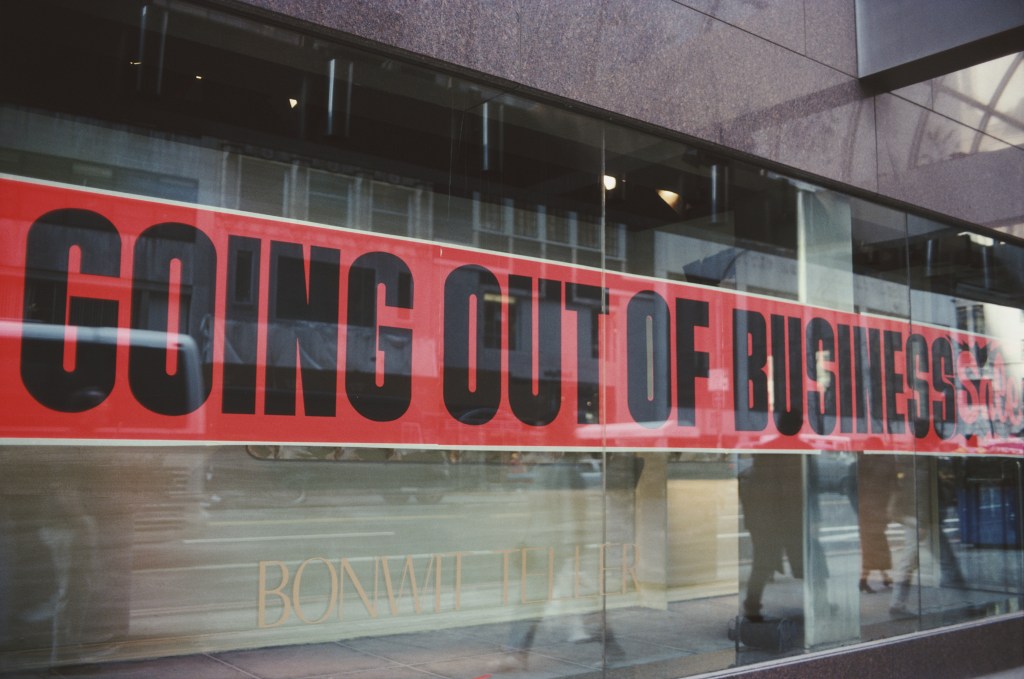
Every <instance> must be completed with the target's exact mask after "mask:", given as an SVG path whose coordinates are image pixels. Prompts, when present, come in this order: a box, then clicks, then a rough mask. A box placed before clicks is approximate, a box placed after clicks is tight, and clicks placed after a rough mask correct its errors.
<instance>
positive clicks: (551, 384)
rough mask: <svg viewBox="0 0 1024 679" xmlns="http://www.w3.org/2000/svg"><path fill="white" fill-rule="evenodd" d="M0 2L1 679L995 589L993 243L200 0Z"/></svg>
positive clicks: (431, 663)
mask: <svg viewBox="0 0 1024 679" xmlns="http://www.w3.org/2000/svg"><path fill="white" fill-rule="evenodd" d="M0 7H2V9H0V52H2V56H3V58H2V59H0V77H2V79H3V81H4V82H5V85H6V89H5V91H4V92H3V94H2V96H3V102H2V104H0V129H2V130H3V131H4V135H3V141H2V144H3V148H2V149H0V171H2V172H3V173H5V174H4V176H3V177H0V191H2V193H3V196H4V199H3V200H0V206H2V207H0V222H2V226H3V228H2V229H0V234H2V235H0V238H2V239H3V247H2V248H0V371H2V372H0V375H2V377H3V379H0V389H2V391H3V394H2V400H3V402H4V403H5V408H4V409H3V413H0V416H2V417H3V424H2V430H0V436H2V437H3V442H2V445H0V463H2V464H3V469H4V474H3V475H2V476H0V492H2V494H3V499H4V501H3V503H2V504H0V604H2V605H0V671H3V672H6V671H11V672H17V673H26V672H32V671H36V670H37V669H39V670H40V671H45V669H44V668H48V667H53V666H60V665H71V664H79V663H104V662H107V661H111V662H113V661H121V660H128V659H137V658H165V657H169V656H177V655H182V654H200V655H193V656H192V658H191V659H192V660H194V661H196V662H201V661H211V662H216V663H218V668H223V667H224V666H225V664H230V665H233V666H235V667H238V668H239V669H240V670H242V671H244V672H247V673H248V674H252V675H260V676H264V675H268V674H269V675H273V674H275V673H277V674H280V673H281V670H280V667H278V669H277V670H272V671H269V672H268V671H266V670H265V668H260V669H257V668H256V667H255V666H254V665H255V664H258V663H259V662H261V661H262V660H265V659H266V658H267V657H268V656H273V654H274V653H275V651H273V650H271V651H266V652H264V651H248V650H246V649H263V648H272V647H287V646H297V645H302V648H301V649H292V650H283V651H282V650H280V649H278V651H277V652H280V653H287V654H290V655H291V657H295V656H296V655H298V654H301V655H302V656H303V658H304V660H305V661H306V662H307V663H308V665H307V666H306V668H305V669H304V670H303V671H304V672H305V673H306V674H307V675H309V676H319V675H326V674H329V673H331V672H336V671H338V668H339V667H341V668H344V669H345V670H352V671H358V670H363V669H366V670H376V671H378V672H383V673H385V674H388V676H392V675H393V674H396V673H400V671H402V670H404V669H408V668H399V666H400V665H402V666H414V667H412V669H410V671H416V672H423V671H426V672H429V673H431V674H433V675H437V676H450V677H457V676H486V675H487V673H489V672H494V673H497V672H499V671H500V672H503V673H505V672H507V673H510V674H511V675H512V676H515V675H516V674H519V675H520V676H538V675H543V676H572V675H574V674H580V673H594V672H600V671H603V670H604V669H606V668H612V672H611V673H615V672H616V671H618V668H622V669H621V672H623V673H628V674H630V675H632V674H637V675H639V674H658V675H665V676H670V675H671V676H686V675H691V674H699V673H705V672H708V671H716V670H724V669H727V668H729V667H732V666H735V665H738V664H748V663H753V662H759V661H763V660H771V659H776V658H779V657H782V656H788V655H794V654H799V653H803V652H805V651H809V650H810V651H813V650H819V649H824V648H830V647H834V646H840V645H846V644H851V643H854V642H857V641H859V640H866V639H875V638H884V637H889V636H893V635H896V634H902V633H905V632H910V631H915V630H919V629H923V628H931V627H935V626H940V625H946V624H950V623H953V622H960V621H963V620H969V619H974V618H978V617H983V616H988V615H993V614H996V613H1001V612H1006V611H1017V610H1020V608H1021V605H1022V595H1024V552H1022V543H1021V535H1022V532H1024V531H1022V529H1021V496H1022V492H1021V476H1022V473H1021V449H1020V441H1021V437H1022V434H1024V432H1022V427H1024V415H1022V413H1021V394H1020V385H1021V378H1022V370H1024V368H1022V366H1024V344H1022V342H1021V337H1024V313H1022V310H1021V308H1022V306H1024V304H1022V297H1021V290H1024V281H1022V280H1021V272H1022V271H1024V255H1022V253H1024V248H1022V247H1021V245H1020V244H1019V243H1016V242H1003V241H1002V240H999V239H997V238H993V237H992V236H990V235H985V234H982V233H974V232H972V231H970V230H964V229H962V228H953V227H950V226H948V225H945V224H941V223H937V222H933V221H929V220H925V219H921V218H918V217H915V216H909V215H907V214H906V213H904V212H901V211H897V210H894V209H891V208H887V207H883V206H879V205H875V204H872V203H869V202H867V201H864V200H861V199H857V198H853V197H851V196H847V195H844V194H842V193H840V192H837V191H834V190H827V189H824V188H822V187H819V186H815V185H813V184H810V183H808V182H806V181H800V180H796V179H793V178H789V177H785V176H783V175H781V174H778V173H776V172H772V171H769V170H766V169H764V168H759V167H756V166H754V165H752V164H750V163H747V162H741V161H739V160H736V159H731V158H725V157H722V156H719V155H716V154H715V153H712V152H710V151H707V150H703V149H698V148H695V147H692V146H690V145H687V144H684V143H681V142H679V141H676V140H669V139H665V138H662V137H659V136H656V135H654V134H651V133H650V132H640V131H637V130H632V129H628V128H626V127H624V126H619V125H616V124H612V123H609V122H607V121H603V120H599V119H597V118H591V117H587V116H584V115H580V114H579V113H577V112H574V111H570V110H567V109H564V108H561V107H559V106H557V105H554V104H551V103H544V102H540V101H535V100H533V99H531V98H528V97H526V96H521V95H519V94H511V93H508V92H503V91H501V90H500V89H499V88H497V87H495V86H492V85H486V84H481V83H476V82H471V81H469V80H466V79H464V78H461V77H456V76H454V75H451V74H447V73H441V72H437V71H434V70H431V69H428V68H425V67H423V66H422V65H417V64H413V63H410V62H407V61H404V60H402V59H399V58H395V57H393V56H391V55H385V54H378V53H375V52H372V51H369V50H363V49H356V48H353V47H348V46H344V45H339V44H335V43H333V42H330V41H327V40H325V39H322V38H318V37H315V36H312V35H304V34H299V33H298V32H296V31H295V30H293V29H289V28H283V27H280V26H273V25H269V24H264V23H263V22H261V21H259V20H255V19H250V18H246V17H244V16H241V15H236V14H232V13H230V12H226V11H219V10H216V9H211V8H209V7H207V6H205V5H202V6H200V5H193V4H190V3H189V2H185V1H179V0H171V1H169V2H152V3H147V4H144V5H143V4H140V3H135V2H124V3H81V2H73V1H71V0H39V1H38V2H36V3H6V4H2V5H0ZM39 26H46V27H47V31H48V39H47V40H46V41H41V40H38V39H37V35H38V27H39ZM908 281H909V285H908ZM265 653H266V654H265ZM211 656H215V657H216V660H211ZM277 657H278V658H280V657H281V656H277ZM261 659H262V660H261ZM247 668H248V669H247ZM94 669H95V671H96V672H98V673H103V672H105V671H106V668H105V667H103V666H102V665H101V666H99V667H97V668H94ZM307 670H308V671H307ZM57 671H60V670H57ZM89 671H92V669H90V670H89Z"/></svg>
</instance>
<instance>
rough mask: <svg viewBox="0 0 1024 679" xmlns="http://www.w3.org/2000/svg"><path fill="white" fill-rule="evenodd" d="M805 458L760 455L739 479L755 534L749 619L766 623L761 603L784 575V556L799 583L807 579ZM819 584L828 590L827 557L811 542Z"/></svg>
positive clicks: (746, 606)
mask: <svg viewBox="0 0 1024 679" xmlns="http://www.w3.org/2000/svg"><path fill="white" fill-rule="evenodd" d="M802 468H803V464H802V456H801V455H797V454H784V453H759V454H757V455H754V461H753V464H752V465H751V466H750V467H749V468H748V469H746V470H744V471H743V472H742V473H741V474H740V477H739V495H740V502H741V503H742V505H743V520H744V523H745V525H746V527H747V530H748V531H749V532H750V541H751V544H752V545H753V548H754V560H753V565H752V567H751V571H750V577H749V578H748V580H747V595H746V598H745V599H744V600H743V613H744V615H745V616H746V617H747V618H748V619H750V620H754V621H757V620H761V619H762V616H761V598H762V595H763V594H764V588H765V585H767V584H768V582H769V580H771V578H772V576H773V575H774V573H776V572H779V573H782V572H784V570H783V556H785V557H786V559H787V560H788V561H789V568H790V570H791V571H792V573H793V577H795V578H803V577H804V548H803V533H804V531H803V515H804V507H803V499H804V487H803V485H804V484H803V473H802ZM810 547H811V550H812V555H811V556H812V558H814V559H816V560H817V561H818V563H816V566H817V567H816V568H814V574H815V580H816V581H820V582H816V584H820V585H821V586H824V579H825V577H826V574H825V562H824V554H823V553H821V547H820V545H819V544H818V543H817V541H816V540H812V541H811V542H810Z"/></svg>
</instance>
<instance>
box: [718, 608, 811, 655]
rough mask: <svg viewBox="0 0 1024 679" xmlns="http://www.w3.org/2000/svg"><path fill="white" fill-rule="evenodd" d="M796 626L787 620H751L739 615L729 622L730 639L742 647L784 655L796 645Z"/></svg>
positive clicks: (738, 646)
mask: <svg viewBox="0 0 1024 679" xmlns="http://www.w3.org/2000/svg"><path fill="white" fill-rule="evenodd" d="M796 636H797V634H796V624H795V623H794V622H793V621H792V620H789V619H787V618H772V617H767V616H766V617H763V618H760V619H757V620H751V619H750V618H748V617H746V616H744V615H738V616H736V617H735V618H733V619H732V620H731V621H730V622H729V639H730V640H731V641H735V642H736V650H737V652H738V651H739V650H740V645H743V646H749V647H750V648H757V649H761V650H765V651H773V652H776V653H782V652H784V651H787V650H789V649H791V648H793V646H794V644H795V643H796Z"/></svg>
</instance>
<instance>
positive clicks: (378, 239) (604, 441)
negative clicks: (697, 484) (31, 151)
mask: <svg viewBox="0 0 1024 679" xmlns="http://www.w3.org/2000/svg"><path fill="white" fill-rule="evenodd" d="M0 206H2V208H0V244H2V247H0V276H2V284H0V285H2V287H0V290H2V293H0V319H2V320H0V370H2V373H0V385H2V386H0V389H2V390H3V396H4V404H5V407H4V408H3V410H2V412H0V419H2V425H0V427H2V430H0V431H2V436H3V437H4V438H6V439H16V440H20V441H35V440H53V439H61V440H106V441H113V440H121V441H123V440H131V441H209V442H214V441H224V442H275V443H312V444H316V443H323V444H331V445H380V446H406V447H435V446H441V447H463V446H473V447H480V448H531V447H543V448H556V449H560V450H567V449H577V450H579V449H601V448H604V447H608V448H615V449H623V448H625V449H691V450H692V449H696V450H737V449H741V450H812V449H839V450H897V451H915V450H916V451H922V452H930V453H994V454H1004V455H1020V454H1021V452H1022V443H1021V431H1022V426H1024V410H1022V404H1021V387H1022V382H1021V366H1020V365H1017V364H1010V363H1008V362H1007V360H1006V358H1005V355H1004V352H1003V351H1002V350H1001V348H1000V345H999V342H998V341H997V340H995V339H992V338H987V337H982V336H978V335H974V334H970V333H963V332H959V331H955V330H950V329H942V328H937V327H930V326H929V327H924V326H919V325H914V324H911V323H908V322H906V321H901V320H895V319H887V318H879V317H875V316H865V315H857V314H852V313H845V312H839V311H832V310H827V309H820V308H814V307H809V306H804V305H800V304H795V303H792V302H787V301H781V300H775V299H767V298H764V297H758V296H749V295H744V294H738V293H734V292H730V291H724V290H718V289H712V288H707V287H702V286H694V285H687V284H683V283H677V282H669V281H664V280H655V279H649V278H643V277H637V276H629V275H624V274H618V273H614V272H601V271H598V270H595V269H586V268H579V267H573V266H566V265H561V264H556V263H553V262H542V261H538V260H530V259H522V258H517V257H512V256H506V255H501V254H498V253H493V252H485V251H480V250H474V249H469V248H464V247H458V246H452V245H446V244H443V243H431V242H423V241H416V240H412V239H401V238H392V237H384V236H380V235H375V234H373V233H368V232H361V231H352V230H345V229H337V228H329V227H323V226H317V225H313V224H308V223H302V222H295V221H286V220H275V219H266V218H261V217H256V216H253V215H247V214H239V213H234V212H229V211H223V210H213V209H206V208H198V207H193V206H187V205H182V204H176V203H169V202H157V201H150V200H140V199H135V198H130V197H124V196H115V195H110V194H106V193H98V192H89V191H83V190H78V189H71V188H66V187H59V186H54V185H47V184H42V183H30V182H24V181H17V180H13V179H3V180H0ZM1017 340H1019V338H1015V341H1017Z"/></svg>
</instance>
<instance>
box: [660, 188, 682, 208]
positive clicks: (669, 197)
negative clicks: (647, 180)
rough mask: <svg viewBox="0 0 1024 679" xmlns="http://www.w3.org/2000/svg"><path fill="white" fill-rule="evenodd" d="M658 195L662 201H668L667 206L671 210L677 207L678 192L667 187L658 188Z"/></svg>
mask: <svg viewBox="0 0 1024 679" xmlns="http://www.w3.org/2000/svg"><path fill="white" fill-rule="evenodd" d="M658 195H659V196H660V197H661V199H662V200H663V201H665V202H666V203H668V206H669V207H670V208H672V209H673V210H675V209H678V207H679V194H678V193H676V192H675V191H669V190H668V189H658Z"/></svg>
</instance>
